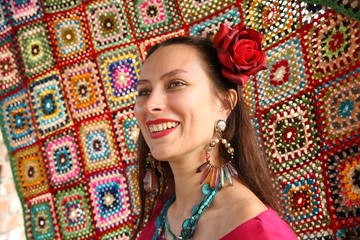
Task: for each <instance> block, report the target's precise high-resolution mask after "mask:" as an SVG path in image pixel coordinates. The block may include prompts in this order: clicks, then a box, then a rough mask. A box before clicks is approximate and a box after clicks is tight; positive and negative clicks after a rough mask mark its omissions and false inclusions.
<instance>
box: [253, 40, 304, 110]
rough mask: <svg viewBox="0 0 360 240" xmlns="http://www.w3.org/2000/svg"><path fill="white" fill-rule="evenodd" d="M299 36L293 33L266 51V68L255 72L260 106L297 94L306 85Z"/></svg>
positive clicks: (265, 106) (264, 106) (267, 105)
mask: <svg viewBox="0 0 360 240" xmlns="http://www.w3.org/2000/svg"><path fill="white" fill-rule="evenodd" d="M298 38H299V36H298V35H295V37H292V38H290V39H288V40H287V41H285V42H283V43H281V44H279V45H277V46H276V47H275V48H273V49H272V51H268V52H267V66H268V69H266V70H264V71H260V72H259V73H258V74H257V79H258V81H257V83H258V91H259V102H260V108H262V109H264V108H269V107H271V106H272V105H274V104H276V103H278V102H280V101H283V100H285V99H286V98H289V97H290V96H292V95H295V94H297V93H298V92H299V91H300V90H302V89H304V88H305V87H306V85H307V76H306V74H305V66H304V64H305V63H304V59H303V54H302V49H301V45H300V40H299V39H298Z"/></svg>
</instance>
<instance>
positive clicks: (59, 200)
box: [55, 184, 94, 240]
mask: <svg viewBox="0 0 360 240" xmlns="http://www.w3.org/2000/svg"><path fill="white" fill-rule="evenodd" d="M86 191H87V190H86V187H85V186H84V185H82V184H80V185H78V186H76V187H73V188H67V189H64V190H59V191H57V192H56V195H55V199H56V200H55V204H56V209H57V212H56V213H57V216H58V219H59V223H60V229H61V233H62V238H63V239H65V240H70V239H85V238H87V237H89V236H91V235H92V234H93V232H94V228H93V224H92V219H91V213H90V206H89V204H88V200H87V199H88V196H87V194H86Z"/></svg>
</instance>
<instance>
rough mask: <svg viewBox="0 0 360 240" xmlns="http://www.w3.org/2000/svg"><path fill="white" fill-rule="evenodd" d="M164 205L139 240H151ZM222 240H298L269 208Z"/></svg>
mask: <svg viewBox="0 0 360 240" xmlns="http://www.w3.org/2000/svg"><path fill="white" fill-rule="evenodd" d="M162 207H163V204H158V206H157V207H156V209H155V210H154V214H153V217H152V218H151V219H150V220H149V222H148V223H147V225H146V226H145V228H144V229H143V230H142V232H141V234H140V236H139V238H138V240H151V238H152V236H153V233H154V231H155V224H154V223H155V219H156V217H157V216H158V215H159V214H160V212H161V209H162ZM220 240H297V238H296V235H295V234H294V232H293V231H292V230H291V228H290V227H289V225H288V224H287V223H285V222H284V221H283V220H282V219H281V218H280V217H279V215H278V214H277V213H276V212H275V211H274V210H272V209H271V208H269V209H268V210H266V211H264V212H262V213H260V214H259V215H258V216H256V217H254V218H252V219H249V220H248V221H246V222H244V223H242V224H240V225H239V226H238V227H237V228H235V229H234V230H232V231H231V232H230V233H228V234H226V235H225V236H224V237H222V238H220Z"/></svg>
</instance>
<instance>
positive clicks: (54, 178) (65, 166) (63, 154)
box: [43, 128, 83, 188]
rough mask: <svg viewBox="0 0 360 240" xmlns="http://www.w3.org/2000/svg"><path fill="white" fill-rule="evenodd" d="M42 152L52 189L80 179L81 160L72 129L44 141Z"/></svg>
mask: <svg viewBox="0 0 360 240" xmlns="http://www.w3.org/2000/svg"><path fill="white" fill-rule="evenodd" d="M43 152H44V154H45V159H46V163H47V170H48V173H49V176H50V183H51V185H52V186H53V187H54V188H57V187H60V186H63V185H65V184H69V183H73V182H76V181H78V180H81V179H82V172H83V171H82V164H81V158H80V153H79V150H78V144H77V140H76V136H75V131H74V130H73V129H72V128H70V129H68V130H66V131H64V132H61V133H57V134H55V135H53V136H51V137H49V138H48V139H46V141H45V142H44V145H43Z"/></svg>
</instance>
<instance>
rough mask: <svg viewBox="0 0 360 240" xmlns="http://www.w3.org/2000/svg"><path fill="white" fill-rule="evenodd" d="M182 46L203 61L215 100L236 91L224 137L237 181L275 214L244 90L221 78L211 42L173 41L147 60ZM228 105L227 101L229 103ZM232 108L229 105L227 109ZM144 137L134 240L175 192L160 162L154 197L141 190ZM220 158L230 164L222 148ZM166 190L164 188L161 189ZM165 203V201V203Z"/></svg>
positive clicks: (274, 201) (272, 193) (140, 148)
mask: <svg viewBox="0 0 360 240" xmlns="http://www.w3.org/2000/svg"><path fill="white" fill-rule="evenodd" d="M175 44H183V45H187V46H190V47H193V48H194V49H196V50H197V51H198V53H199V54H200V57H201V58H202V60H203V64H204V69H205V71H206V72H207V73H208V75H209V76H210V79H211V80H212V81H213V86H214V89H215V92H216V94H217V95H218V96H220V94H225V96H228V97H230V96H229V91H228V90H229V89H235V90H236V92H237V94H238V101H237V103H236V104H235V106H233V110H232V111H231V113H230V115H229V117H228V119H227V122H226V123H227V128H226V130H225V132H224V133H223V137H224V138H225V139H227V140H228V141H229V142H230V144H231V146H233V148H234V150H235V153H234V159H233V160H232V164H233V166H234V167H235V169H236V170H237V171H238V173H239V180H240V181H241V182H242V183H243V184H244V185H245V186H246V187H248V188H249V189H250V190H251V191H252V192H253V193H254V194H255V195H256V196H257V197H258V198H259V199H260V200H261V201H262V202H263V203H264V204H266V205H268V206H269V207H271V208H272V209H274V210H278V209H279V206H278V201H277V199H276V196H277V195H276V194H275V191H274V188H273V183H272V180H271V177H270V171H269V169H268V165H267V162H266V161H265V160H264V158H263V155H262V153H261V151H260V149H259V143H258V141H257V137H256V132H255V129H254V127H253V125H252V124H251V120H250V114H249V111H248V109H247V105H246V103H245V102H244V98H243V88H242V87H241V86H239V85H237V84H235V83H233V82H231V81H229V80H227V79H226V78H224V77H223V76H222V74H221V67H222V65H221V63H220V61H219V59H218V57H217V51H216V49H215V47H214V45H213V43H212V41H211V40H209V39H206V38H198V37H175V38H171V39H167V40H165V41H164V42H162V43H160V44H157V45H155V46H153V47H152V48H151V49H150V51H149V53H148V55H147V57H149V56H150V55H151V54H153V53H154V52H155V51H156V50H157V49H159V48H161V47H165V46H169V45H175ZM229 104H230V101H229ZM230 106H231V105H230ZM221 146H222V145H221ZM149 151H150V150H149V147H148V146H147V144H146V142H145V139H144V137H143V135H142V134H141V133H140V135H139V138H138V164H139V175H138V176H139V179H138V181H139V185H140V186H139V187H140V204H141V209H140V217H139V221H138V226H137V229H136V231H135V234H134V238H135V237H136V235H137V234H138V233H139V232H140V231H141V229H142V227H143V225H144V223H145V222H146V219H148V217H149V216H150V215H151V213H152V211H153V209H154V206H155V205H156V203H157V201H158V200H160V199H164V198H165V197H166V196H167V193H168V192H169V191H174V179H173V175H172V171H171V168H170V165H169V163H168V162H163V161H161V162H160V165H161V168H162V176H161V178H160V179H159V181H158V189H159V191H157V192H156V193H152V194H147V193H146V192H145V190H144V181H143V179H144V176H145V172H146V156H147V154H148V153H149ZM219 151H220V157H222V158H223V159H224V160H227V161H230V160H231V159H230V158H229V154H227V152H226V149H225V148H224V147H221V148H220V150H219ZM164 186H166V187H164ZM164 200H165V199H164Z"/></svg>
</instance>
